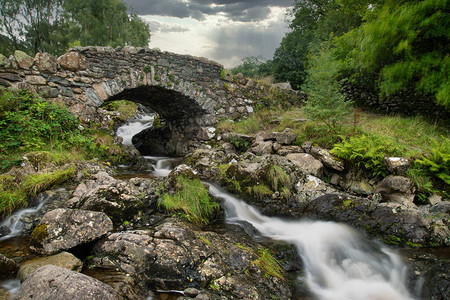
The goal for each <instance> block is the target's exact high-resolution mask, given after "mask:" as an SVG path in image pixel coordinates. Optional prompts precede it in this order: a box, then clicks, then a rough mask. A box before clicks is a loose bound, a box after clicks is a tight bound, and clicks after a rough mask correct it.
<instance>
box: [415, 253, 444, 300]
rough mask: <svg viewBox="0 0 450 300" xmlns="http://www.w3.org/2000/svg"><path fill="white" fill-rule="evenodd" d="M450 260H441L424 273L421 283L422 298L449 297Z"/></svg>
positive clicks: (441, 299)
mask: <svg viewBox="0 0 450 300" xmlns="http://www.w3.org/2000/svg"><path fill="white" fill-rule="evenodd" d="M448 270H450V262H449V261H446V262H441V263H440V264H438V265H437V266H434V267H433V268H431V269H430V270H429V271H427V272H426V273H425V276H424V283H423V285H422V294H421V296H422V297H421V298H422V299H431V300H445V299H450V274H449V273H448Z"/></svg>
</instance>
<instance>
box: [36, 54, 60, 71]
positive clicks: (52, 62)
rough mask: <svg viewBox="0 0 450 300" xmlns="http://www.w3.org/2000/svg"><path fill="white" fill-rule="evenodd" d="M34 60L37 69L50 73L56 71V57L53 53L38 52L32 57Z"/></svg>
mask: <svg viewBox="0 0 450 300" xmlns="http://www.w3.org/2000/svg"><path fill="white" fill-rule="evenodd" d="M34 62H35V65H36V67H37V68H38V69H39V71H41V72H44V73H50V74H54V73H56V69H57V64H56V57H54V56H53V55H51V54H48V53H45V52H44V53H42V52H39V53H37V54H36V56H35V57H34Z"/></svg>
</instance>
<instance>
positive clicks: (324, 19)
mask: <svg viewBox="0 0 450 300" xmlns="http://www.w3.org/2000/svg"><path fill="white" fill-rule="evenodd" d="M350 2H351V3H348V1H342V0H341V1H336V0H334V1H328V0H296V1H294V8H293V10H292V12H291V13H290V16H289V17H290V18H291V19H292V21H291V23H290V25H289V27H290V28H291V30H292V31H290V32H288V33H287V34H286V36H285V37H284V38H283V40H282V41H281V44H280V46H279V47H278V48H277V49H276V51H275V54H274V57H273V62H272V68H273V72H274V76H275V79H276V80H277V81H289V82H290V83H291V86H292V87H293V88H294V89H299V88H300V87H301V85H302V84H303V83H304V81H305V79H306V75H307V73H306V68H307V67H306V66H307V61H308V53H309V52H311V51H312V49H313V48H314V47H316V46H317V45H319V44H321V43H322V42H324V41H327V40H329V38H330V35H332V36H340V35H342V34H344V33H345V32H347V31H348V30H350V29H352V28H355V27H357V26H359V24H361V22H362V19H363V17H364V15H365V12H364V11H363V8H364V9H365V10H367V6H368V4H369V3H375V2H377V1H368V0H362V1H358V4H360V5H355V3H354V1H350ZM364 5H365V6H364ZM357 7H358V9H356V8H357Z"/></svg>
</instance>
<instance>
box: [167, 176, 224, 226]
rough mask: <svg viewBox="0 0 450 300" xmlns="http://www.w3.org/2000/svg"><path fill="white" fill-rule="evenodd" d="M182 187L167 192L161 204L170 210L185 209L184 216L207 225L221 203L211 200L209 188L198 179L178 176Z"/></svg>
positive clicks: (197, 223) (198, 223)
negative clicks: (172, 192) (172, 191)
mask: <svg viewBox="0 0 450 300" xmlns="http://www.w3.org/2000/svg"><path fill="white" fill-rule="evenodd" d="M177 182H178V185H179V186H180V188H179V189H178V190H177V191H176V193H175V194H173V195H169V194H165V195H164V196H163V197H162V198H160V203H159V204H160V205H161V206H162V207H164V208H165V209H166V210H167V211H169V212H175V211H180V210H181V211H183V212H184V214H183V215H184V217H185V218H186V219H187V220H189V221H190V222H193V223H194V224H196V225H199V226H201V225H207V224H209V222H210V220H211V218H212V217H213V216H214V214H216V213H217V211H218V209H219V204H218V203H217V202H213V201H211V200H210V197H209V194H208V190H207V189H206V188H205V187H204V186H203V184H202V183H201V182H200V180H198V179H190V178H186V177H184V176H178V177H177Z"/></svg>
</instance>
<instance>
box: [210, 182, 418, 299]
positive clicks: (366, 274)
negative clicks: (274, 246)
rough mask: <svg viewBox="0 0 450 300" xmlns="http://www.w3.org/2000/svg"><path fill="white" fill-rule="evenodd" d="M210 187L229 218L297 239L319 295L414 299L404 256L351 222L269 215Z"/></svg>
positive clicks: (292, 240) (273, 236)
mask: <svg viewBox="0 0 450 300" xmlns="http://www.w3.org/2000/svg"><path fill="white" fill-rule="evenodd" d="M209 192H210V194H211V195H213V196H214V197H217V198H222V199H224V206H225V211H226V220H227V222H231V223H238V224H239V223H240V222H243V221H245V222H248V223H250V224H252V225H253V226H254V227H255V228H256V229H257V230H258V231H259V232H260V234H261V235H263V236H265V237H268V238H271V239H275V240H283V241H287V242H290V243H293V244H294V245H295V246H296V247H297V251H298V253H299V254H300V256H301V257H302V259H303V263H304V267H305V274H306V278H305V279H306V282H307V284H308V287H309V289H310V290H311V292H312V293H313V294H314V295H315V296H316V297H317V298H318V299H321V300H328V299H329V300H331V299H333V300H361V299H364V300H382V299H383V300H397V299H398V300H400V299H402V300H403V299H405V300H406V299H412V297H411V296H410V295H409V293H408V290H407V288H406V285H405V282H406V271H407V268H406V266H405V265H404V264H403V262H402V260H401V259H400V257H399V256H398V255H396V254H394V253H393V252H392V251H390V250H388V249H387V248H384V247H382V246H381V247H380V246H379V245H378V244H376V243H374V242H372V241H369V240H367V239H365V238H364V237H363V236H362V235H361V234H360V233H358V232H357V231H356V230H354V229H352V228H351V227H349V226H347V225H344V224H338V223H334V222H322V221H291V220H284V219H281V218H275V217H267V216H264V215H261V214H260V213H259V212H258V211H257V210H256V209H255V208H253V207H252V206H250V205H248V204H246V203H245V202H243V201H242V200H239V199H237V198H235V197H233V196H231V195H229V194H227V193H225V192H224V191H222V190H220V189H219V188H218V187H216V186H214V185H210V188H209Z"/></svg>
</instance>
